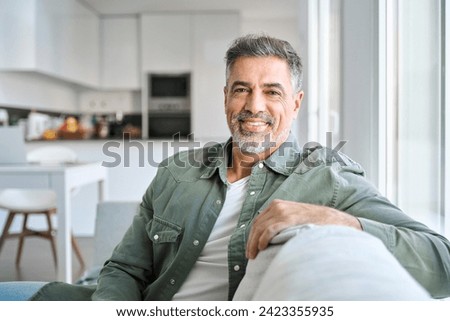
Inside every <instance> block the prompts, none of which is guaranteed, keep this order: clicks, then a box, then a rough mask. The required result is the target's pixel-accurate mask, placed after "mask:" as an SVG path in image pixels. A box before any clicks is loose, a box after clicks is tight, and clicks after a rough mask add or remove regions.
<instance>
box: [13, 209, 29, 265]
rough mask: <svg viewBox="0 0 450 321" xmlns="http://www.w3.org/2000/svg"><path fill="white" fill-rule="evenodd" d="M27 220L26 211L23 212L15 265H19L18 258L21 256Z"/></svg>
mask: <svg viewBox="0 0 450 321" xmlns="http://www.w3.org/2000/svg"><path fill="white" fill-rule="evenodd" d="M27 221H28V213H23V224H22V231H21V232H20V234H19V247H18V248H17V256H16V266H19V265H20V258H21V257H22V249H23V240H24V239H25V235H26V234H27Z"/></svg>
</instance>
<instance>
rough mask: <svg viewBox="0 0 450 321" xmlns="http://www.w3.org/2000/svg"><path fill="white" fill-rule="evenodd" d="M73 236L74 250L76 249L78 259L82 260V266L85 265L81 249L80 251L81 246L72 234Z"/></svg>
mask: <svg viewBox="0 0 450 321" xmlns="http://www.w3.org/2000/svg"><path fill="white" fill-rule="evenodd" d="M71 238H72V247H73V250H74V251H75V255H76V256H77V258H78V261H80V265H81V266H82V267H84V260H83V256H82V255H81V251H80V247H79V246H78V242H77V240H76V239H75V238H74V237H73V234H72V235H71Z"/></svg>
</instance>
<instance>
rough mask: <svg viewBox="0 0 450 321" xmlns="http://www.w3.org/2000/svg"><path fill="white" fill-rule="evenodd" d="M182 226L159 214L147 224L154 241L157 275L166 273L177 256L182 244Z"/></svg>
mask: <svg viewBox="0 0 450 321" xmlns="http://www.w3.org/2000/svg"><path fill="white" fill-rule="evenodd" d="M181 232H182V228H181V227H180V226H178V225H176V224H174V223H172V222H168V221H165V220H163V219H161V218H159V217H157V216H155V217H153V220H152V221H151V222H150V223H149V224H148V225H147V234H148V237H149V239H150V241H151V242H152V243H153V247H152V251H153V267H154V271H155V273H156V275H160V274H161V273H164V271H165V270H167V268H168V267H169V266H170V264H171V263H172V262H173V259H174V258H175V256H176V254H177V252H178V248H179V245H180V239H181Z"/></svg>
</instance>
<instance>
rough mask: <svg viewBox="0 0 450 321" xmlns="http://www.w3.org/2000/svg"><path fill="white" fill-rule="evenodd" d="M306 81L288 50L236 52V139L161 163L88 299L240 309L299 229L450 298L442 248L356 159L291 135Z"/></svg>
mask: <svg viewBox="0 0 450 321" xmlns="http://www.w3.org/2000/svg"><path fill="white" fill-rule="evenodd" d="M301 82H302V65H301V60H300V58H299V56H298V55H297V54H296V53H295V51H294V50H293V49H292V47H291V46H290V44H289V43H287V42H285V41H282V40H278V39H275V38H271V37H268V36H254V35H249V36H245V37H241V38H239V39H237V40H236V41H235V42H234V43H233V44H232V46H231V47H230V48H229V50H228V51H227V54H226V85H225V88H224V97H225V114H226V119H227V122H228V126H229V128H230V131H231V134H232V138H231V139H230V141H229V142H228V143H226V144H220V145H215V146H209V147H205V148H203V149H198V150H194V151H187V152H183V153H180V154H178V155H175V156H174V157H172V158H170V159H168V160H166V161H164V162H163V163H162V164H161V166H160V168H159V170H158V173H157V175H156V177H155V179H154V180H153V182H152V183H151V185H150V187H149V188H148V190H147V192H146V194H145V195H144V197H143V201H142V203H141V208H140V213H139V214H138V215H137V216H136V217H135V219H134V222H133V224H132V226H131V227H130V228H129V230H128V232H127V233H126V235H125V236H124V238H123V240H122V242H121V243H120V244H119V245H118V246H117V247H116V249H115V250H114V253H113V254H112V256H111V259H110V260H109V261H108V262H106V264H105V266H104V268H103V270H102V272H101V274H100V277H99V282H98V286H97V290H96V291H95V293H94V294H93V295H92V299H94V300H142V299H144V300H227V299H233V297H234V295H235V293H236V290H237V289H238V287H239V284H240V283H241V281H242V279H243V278H244V276H245V275H246V267H247V264H248V262H249V260H250V262H257V261H258V259H259V258H261V257H262V256H263V253H265V252H266V251H265V249H266V248H267V247H268V246H269V243H270V242H271V241H272V240H273V239H274V237H275V236H276V235H279V234H280V232H283V231H285V230H290V229H289V228H291V229H292V227H295V226H300V227H305V226H312V227H315V228H316V230H314V229H313V230H314V231H323V230H324V228H326V227H329V226H333V227H334V226H341V227H342V229H341V230H343V231H344V232H343V233H344V234H346V235H352V236H353V235H354V234H355V235H357V237H356V238H354V239H353V240H354V244H355V246H356V245H357V242H358V236H359V235H364V237H369V238H371V239H375V238H376V239H379V240H381V241H382V243H383V244H384V245H383V248H384V249H383V251H386V248H387V250H389V252H391V253H392V254H393V256H394V257H395V258H396V260H397V261H398V262H400V264H401V265H402V266H403V267H404V268H405V269H406V270H407V271H408V272H409V273H410V274H411V275H412V276H413V277H414V279H415V280H417V281H418V282H419V283H420V284H421V285H422V286H423V287H424V288H425V289H426V290H428V292H429V293H431V294H432V295H433V296H436V297H444V296H448V295H450V285H449V282H448V280H449V278H450V255H449V252H450V243H449V242H448V241H447V240H446V239H445V238H444V237H442V236H440V235H439V234H437V233H435V232H433V231H432V230H430V229H428V228H427V227H425V226H424V225H422V224H420V223H418V222H415V221H413V220H412V219H410V218H409V217H408V216H406V215H405V214H403V213H402V212H401V211H400V210H399V209H397V208H396V207H395V206H393V205H392V204H390V203H389V202H388V201H387V200H386V199H385V198H383V197H381V196H380V195H379V193H378V192H377V191H376V190H375V189H374V188H373V187H372V185H371V184H369V183H368V182H367V181H365V180H364V178H363V177H362V175H363V171H362V169H361V168H360V166H359V165H358V164H356V163H354V162H353V161H352V160H350V159H349V158H347V157H345V156H344V155H342V154H339V155H335V156H337V157H335V161H334V162H332V163H330V162H329V160H330V159H329V151H327V150H325V149H317V150H305V151H300V149H299V148H298V147H297V144H296V142H295V140H294V138H293V137H292V136H291V134H290V128H291V124H292V122H293V121H294V120H295V119H296V117H297V115H298V112H299V110H300V107H301V103H302V99H303V96H304V93H303V91H302V90H301ZM341 230H340V231H341ZM353 231H354V232H353ZM361 231H364V232H361ZM302 233H303V232H300V234H302ZM352 233H354V234H352ZM281 234H283V233H281ZM316 235H318V234H316ZM324 239H325V238H324ZM350 244H351V243H350ZM380 244H381V242H380ZM269 248H270V247H269ZM367 251H370V249H368V250H367ZM387 252H388V251H386V253H387ZM383 255H384V254H383ZM293 256H295V254H293ZM327 256H328V255H327ZM389 256H390V254H389ZM369 260H370V259H369ZM369 260H367V261H369ZM394 261H395V260H394ZM331 269H332V267H331ZM402 269H403V268H402ZM274 282H276V280H274ZM387 286H389V284H387ZM366 291H367V292H369V291H370V289H366ZM294 299H295V298H294Z"/></svg>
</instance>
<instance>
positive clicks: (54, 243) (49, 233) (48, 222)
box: [45, 211, 58, 266]
mask: <svg viewBox="0 0 450 321" xmlns="http://www.w3.org/2000/svg"><path fill="white" fill-rule="evenodd" d="M51 215H52V212H51V211H48V212H46V213H45V217H46V219H47V225H48V230H47V232H48V235H49V240H50V244H51V246H52V253H53V261H55V266H58V256H57V254H56V242H55V237H54V236H53V225H52V219H51Z"/></svg>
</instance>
